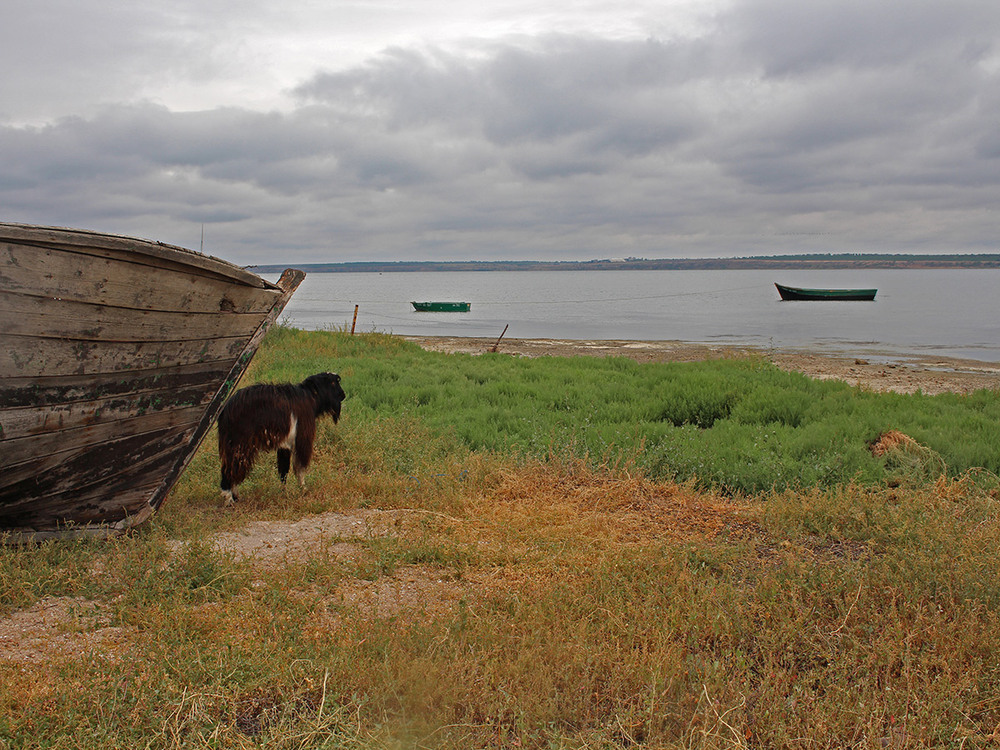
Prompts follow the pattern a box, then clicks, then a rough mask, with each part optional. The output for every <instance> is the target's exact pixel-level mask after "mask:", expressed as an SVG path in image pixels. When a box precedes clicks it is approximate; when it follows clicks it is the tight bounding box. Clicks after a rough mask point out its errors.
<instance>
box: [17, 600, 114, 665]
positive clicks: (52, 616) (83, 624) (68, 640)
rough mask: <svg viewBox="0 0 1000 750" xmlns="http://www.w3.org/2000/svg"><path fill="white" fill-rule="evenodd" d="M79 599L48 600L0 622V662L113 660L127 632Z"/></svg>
mask: <svg viewBox="0 0 1000 750" xmlns="http://www.w3.org/2000/svg"><path fill="white" fill-rule="evenodd" d="M110 620H111V618H110V615H109V614H108V613H106V612H102V611H101V609H100V607H99V605H98V604H97V603H96V602H93V601H90V600H89V599H85V598H83V597H72V596H59V597H56V596H50V597H46V598H45V599H42V600H41V601H39V602H36V603H35V604H34V605H32V606H31V607H29V608H28V609H24V610H21V611H19V612H14V613H13V614H11V615H9V616H7V617H5V618H3V619H2V620H0V660H7V661H12V662H16V663H19V664H25V663H42V662H47V661H50V660H52V659H54V658H71V659H84V658H88V657H99V658H106V659H117V658H119V657H120V656H121V654H122V652H123V651H124V649H125V648H126V646H127V644H128V642H129V638H130V634H131V631H130V630H129V629H128V628H121V627H113V626H111V625H110V624H109V623H110Z"/></svg>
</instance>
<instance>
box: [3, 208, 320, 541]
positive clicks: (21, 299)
mask: <svg viewBox="0 0 1000 750" xmlns="http://www.w3.org/2000/svg"><path fill="white" fill-rule="evenodd" d="M304 277H305V274H304V273H303V272H302V271H298V270H294V269H289V270H286V271H285V273H284V274H283V275H282V276H281V279H280V280H279V281H278V282H277V283H276V284H274V283H270V282H268V281H265V280H264V279H261V278H260V277H258V276H256V275H254V274H252V273H250V272H248V271H246V270H244V269H242V268H240V267H239V266H235V265H233V264H231V263H227V262H225V261H222V260H219V259H217V258H212V257H209V256H206V255H202V254H201V253H196V252H193V251H191V250H185V249H183V248H179V247H174V246H169V245H164V244H162V243H157V242H151V241H148V240H141V239H135V238H130V237H122V236H117V235H108V234H100V233H96V232H87V231H81V230H73V229H61V228H55V227H37V226H28V225H23V224H0V537H5V538H6V539H8V540H24V539H31V538H35V539H44V538H51V537H71V536H84V535H98V536H103V535H108V534H113V533H116V532H118V531H121V530H124V529H127V528H130V527H132V526H135V525H137V524H139V523H142V522H143V521H145V520H146V519H148V518H149V517H150V516H151V515H152V514H153V513H154V512H155V511H156V510H157V509H158V508H159V507H160V505H161V504H162V503H163V500H164V499H165V497H166V495H167V493H168V492H169V491H170V489H171V487H172V486H173V484H174V482H175V481H176V479H177V477H178V476H179V475H180V473H181V471H182V470H183V469H184V467H185V466H186V465H187V463H188V461H189V460H190V459H191V457H192V456H193V454H194V452H195V450H196V449H197V448H198V445H199V443H200V442H201V440H202V438H203V437H204V436H205V434H206V433H207V432H208V430H209V428H210V427H211V425H212V424H213V423H214V420H215V417H216V416H217V415H218V412H219V410H220V409H221V407H222V404H223V403H224V402H225V399H226V398H227V396H228V395H229V394H230V393H231V392H232V390H233V389H234V388H235V387H236V384H237V382H238V381H239V378H240V376H241V375H242V374H243V372H244V371H245V370H246V367H247V366H248V365H249V363H250V360H251V358H252V357H253V355H254V352H255V351H256V350H257V347H258V345H259V344H260V341H261V339H262V338H263V336H264V333H265V332H266V331H267V329H268V327H269V326H270V325H271V324H272V323H273V322H274V321H275V320H276V319H277V316H278V315H279V314H280V312H281V310H282V309H283V308H284V306H285V303H286V302H287V301H288V299H289V298H290V297H291V295H292V293H293V292H294V291H295V289H296V287H297V286H298V285H299V283H300V282H301V281H302V279H303V278H304Z"/></svg>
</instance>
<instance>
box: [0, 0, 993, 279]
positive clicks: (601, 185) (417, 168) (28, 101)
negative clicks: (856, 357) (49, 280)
mask: <svg viewBox="0 0 1000 750" xmlns="http://www.w3.org/2000/svg"><path fill="white" fill-rule="evenodd" d="M36 3H37V0H36ZM36 3H32V4H30V5H29V4H25V5H24V6H23V7H20V8H19V9H18V10H19V13H22V14H23V15H22V18H23V19H24V24H25V25H26V26H30V27H40V26H41V25H42V20H41V19H39V18H38V17H37V13H38V12H39V11H37V10H31V9H33V8H35V9H37V7H39V6H38V5H37V4H36ZM51 6H52V4H51V3H42V4H41V6H40V7H42V8H44V9H48V10H49V11H51V10H52V7H51ZM70 7H73V8H78V7H79V5H78V4H68V5H67V8H70ZM192 7H194V6H192ZM213 7H216V6H213ZM216 10H217V11H220V12H221V10H226V9H220V8H218V7H216ZM67 12H69V11H67ZM227 12H229V13H230V15H233V16H236V17H238V18H240V19H241V21H240V23H239V28H241V29H244V30H246V29H251V28H252V27H253V25H254V24H253V19H256V20H257V21H258V22H259V26H260V28H265V27H266V24H264V23H263V22H262V20H263V19H264V17H263V16H260V15H251V17H250V18H247V17H246V14H243V15H240V14H241V11H240V10H239V7H238V6H237V5H234V6H233V7H232V8H230V9H228V11H227ZM146 13H147V12H145V11H140V10H135V11H134V12H133V17H126V18H124V19H123V18H121V17H120V16H118V15H115V16H114V19H113V20H114V22H115V24H118V25H117V26H114V28H117V29H118V31H119V34H120V32H121V31H122V29H123V28H124V29H126V30H127V29H149V28H156V29H158V31H157V33H155V34H152V33H148V32H147V33H144V34H138V35H137V36H135V37H129V36H128V35H126V37H125V40H124V41H120V43H118V42H116V39H118V37H117V36H113V35H109V34H108V32H106V31H105V32H103V33H104V36H103V37H102V36H101V35H98V36H97V37H96V41H97V42H98V43H104V44H109V45H111V49H104V50H102V51H95V49H90V48H88V47H87V46H85V45H84V44H83V43H82V42H79V43H77V44H75V45H71V49H70V50H68V51H67V52H66V54H67V57H65V58H64V59H62V60H61V62H60V61H59V60H55V61H49V62H48V63H47V64H45V65H43V66H42V69H41V70H39V71H34V72H32V71H26V75H25V76H23V77H22V76H11V77H8V78H9V79H10V80H7V81H6V82H5V83H4V84H2V87H0V94H3V96H2V100H3V101H5V102H8V103H12V102H13V103H16V102H21V101H23V102H24V104H23V107H21V108H20V109H11V108H10V107H8V111H7V112H5V115H6V124H0V154H3V157H2V158H3V161H2V163H3V170H2V172H0V205H2V206H3V208H4V210H3V215H2V217H0V218H2V219H3V220H7V221H25V222H30V223H46V224H60V225H68V226H79V227H85V228H93V229H101V230H106V231H113V232H122V233H130V234H139V235H141V236H146V237H153V238H156V239H160V240H163V241H167V242H176V243H178V244H182V245H186V246H189V247H192V246H194V247H197V244H198V242H199V237H200V234H201V228H202V226H203V225H204V228H205V237H206V243H205V249H206V251H209V252H212V253H213V254H216V255H220V256H222V257H226V258H228V259H231V260H234V261H236V262H241V263H253V262H267V261H270V260H273V259H274V258H276V257H280V258H281V259H284V260H289V261H298V262H308V261H319V260H368V259H371V260H375V259H498V258H546V259H571V258H572V259H575V258H582V259H586V258H595V257H617V256H629V255H635V256H644V257H676V256H699V255H712V256H714V255H723V256H725V255H747V254H758V253H767V254H771V253H784V252H802V251H817V252H864V251H890V252H892V251H898V252H948V251H963V252H995V251H997V250H998V249H1000V248H998V243H997V237H1000V219H998V218H997V211H996V206H997V205H998V204H1000V128H998V127H997V123H998V122H1000V44H998V43H1000V5H998V4H996V3H992V2H987V1H986V0H982V1H972V0H949V2H947V3H945V2H922V1H920V0H907V2H902V1H901V0H896V1H893V2H883V3H871V2H863V1H861V0H840V1H837V2H833V1H832V0H822V1H821V2H814V3H801V2H798V1H797V0H745V1H741V2H736V3H733V4H731V5H728V6H724V7H719V8H718V9H717V10H716V12H715V13H714V15H712V16H710V17H705V16H702V17H700V18H698V19H697V23H694V22H692V23H690V24H688V25H685V26H683V28H682V27H681V26H679V25H678V26H675V27H669V26H668V25H666V24H663V23H660V24H657V23H656V22H655V19H654V18H653V17H651V16H644V19H645V20H644V21H643V23H645V24H646V26H647V27H648V28H650V29H658V30H659V33H651V34H648V35H645V36H643V35H639V34H637V33H620V31H619V30H616V31H615V33H602V29H601V28H598V27H595V28H591V29H590V30H586V29H583V28H573V29H572V30H571V31H569V32H566V31H562V30H560V31H559V32H556V31H554V30H551V29H550V30H545V29H539V28H536V27H537V24H533V25H532V28H531V32H530V33H521V34H514V33H504V34H501V35H497V36H490V37H481V38H471V37H464V38H455V39H451V40H435V41H434V42H432V43H428V42H427V41H426V40H412V41H409V42H407V40H406V39H405V38H404V37H402V36H400V38H401V39H402V43H399V44H395V45H394V46H389V47H385V48H383V49H382V50H381V51H379V52H377V53H373V54H369V55H368V56H367V57H365V56H363V55H357V60H356V61H354V62H353V63H352V64H349V65H346V66H340V67H335V66H334V65H331V64H329V63H328V61H317V62H316V63H314V64H313V65H312V69H311V70H310V71H309V72H308V73H302V74H301V75H299V76H298V78H297V79H293V84H294V85H290V86H284V87H282V88H281V90H280V91H279V90H278V88H272V89H269V88H268V86H274V87H277V86H278V83H277V82H278V80H279V79H281V76H280V75H278V74H277V73H275V74H274V75H273V76H271V78H272V79H273V80H271V79H269V77H268V76H267V75H266V74H258V75H257V78H259V79H261V87H262V88H260V89H258V90H256V91H255V92H254V93H252V94H247V95H246V96H243V94H242V93H241V92H243V91H251V90H253V88H254V87H253V86H252V80H250V79H243V78H241V77H240V76H239V75H238V71H239V68H240V63H241V61H242V60H249V59H251V58H252V57H253V55H252V54H251V50H248V49H246V48H241V46H240V44H238V43H236V42H235V41H234V36H233V35H232V34H233V27H232V25H231V24H220V27H219V28H220V31H219V33H218V34H217V35H215V34H205V33H191V32H190V30H189V29H187V24H188V23H189V21H190V18H188V17H182V18H181V19H180V20H176V19H175V23H174V24H173V25H171V24H170V23H165V22H163V21H164V19H163V18H162V16H159V15H158V16H157V17H155V18H150V17H147V16H146ZM97 15H98V17H96V18H91V19H90V21H89V25H90V27H91V28H105V27H103V26H102V25H101V24H102V23H106V24H111V21H112V19H111V18H110V16H108V14H104V15H103V16H102V15H101V14H97ZM221 17H223V16H221V15H220V18H221ZM225 17H226V18H228V17H229V16H225ZM185 19H187V20H185ZM202 20H203V21H209V20H211V19H202ZM121 24H124V27H122V26H121ZM112 25H114V24H112ZM463 28H464V27H463ZM671 28H673V30H674V31H675V32H676V33H671ZM279 32H280V33H278V34H277V36H275V37H274V38H273V39H272V41H273V42H274V44H276V45H278V46H279V48H284V46H287V45H291V44H292V41H293V39H294V35H292V34H291V31H283V30H282V29H279ZM4 33H5V34H6V35H7V36H10V37H13V36H14V35H15V33H16V32H12V31H11V30H10V27H8V30H7V32H4ZM247 33H248V36H247V38H248V39H249V38H252V39H256V40H258V42H256V43H260V41H259V40H260V39H263V38H266V37H263V36H260V35H259V34H261V33H262V32H258V35H254V34H250V33H249V32H247ZM394 33H395V32H394ZM320 36H321V35H319V34H318V32H314V33H313V35H312V36H311V37H310V39H309V40H308V44H311V45H315V44H317V39H319V38H320ZM81 37H86V35H81ZM18 38H19V39H20V37H18ZM89 38H90V39H94V37H89ZM0 41H11V40H10V39H7V40H0ZM256 43H255V44H256ZM26 44H27V43H26V42H23V41H19V42H18V44H17V47H18V49H20V50H22V54H23V55H25V57H26V61H25V62H22V66H25V65H27V63H28V62H38V61H39V60H40V59H41V58H43V57H44V56H43V55H42V54H41V53H38V52H30V51H25V49H26ZM89 44H94V42H93V41H92V42H89ZM254 49H259V47H257V46H254ZM17 51H18V50H17V49H15V50H13V51H11V50H9V49H8V51H7V52H5V53H4V54H11V55H13V54H16V53H17ZM272 54H273V55H274V59H276V60H281V59H284V58H283V57H282V54H281V53H280V50H279V51H278V52H272ZM77 59H80V60H84V61H85V62H84V63H83V64H80V65H75V63H74V61H75V60H77ZM164 60H166V61H168V63H167V64H164V63H163V61H164ZM300 66H301V63H300ZM300 70H304V69H303V68H301V67H300ZM63 74H64V75H63ZM33 75H37V76H38V78H37V79H35V84H36V85H35V88H32V81H33V77H32V76H33ZM102 76H105V77H106V79H107V80H103V79H101V77H102ZM286 77H287V76H286ZM15 79H16V80H15ZM99 79H100V80H102V81H103V82H102V87H103V88H101V89H100V92H101V95H98V90H97V89H96V88H94V84H93V82H94V81H96V80H99ZM199 80H204V81H205V83H206V86H207V87H208V88H212V86H215V87H216V88H217V90H218V91H219V92H220V94H219V95H218V96H217V97H216V98H215V99H214V100H215V101H220V102H224V103H225V106H199V107H195V108H193V109H191V110H184V109H182V108H180V107H178V106H175V105H172V104H170V103H163V102H162V101H161V102H160V103H157V102H156V100H157V98H158V97H157V96H155V95H151V93H150V92H157V91H158V92H161V94H162V97H161V98H163V99H166V100H169V99H170V96H169V95H168V94H169V92H170V91H174V92H176V91H179V90H181V89H183V88H184V87H189V86H192V84H193V83H196V82H198V81H199ZM52 81H56V83H52ZM151 81H152V82H151ZM223 81H225V82H226V87H223V85H222V82H223ZM213 82H214V83H213ZM224 88H225V91H226V92H227V93H226V94H225V95H223V94H222V93H221V92H223V90H224ZM88 91H91V92H92V94H93V96H91V98H90V101H91V102H94V101H98V102H100V105H99V106H88V105H86V104H85V103H82V100H81V102H80V103H78V102H77V101H76V99H79V98H81V97H80V94H81V93H84V94H85V93H87V92H88ZM32 92H35V93H32ZM38 92H41V93H38ZM269 96H272V99H269V98H268V97H269ZM60 97H63V98H60ZM59 102H62V103H63V105H64V106H66V107H69V108H70V109H69V111H59V112H58V116H56V117H53V116H51V113H52V112H53V111H55V107H56V106H57V103H59ZM40 113H41V114H40Z"/></svg>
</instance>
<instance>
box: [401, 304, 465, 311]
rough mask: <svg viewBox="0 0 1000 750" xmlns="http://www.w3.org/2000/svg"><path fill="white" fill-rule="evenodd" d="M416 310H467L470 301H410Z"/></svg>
mask: <svg viewBox="0 0 1000 750" xmlns="http://www.w3.org/2000/svg"><path fill="white" fill-rule="evenodd" d="M410 304H411V305H413V309H414V310H416V311H417V312H469V309H470V308H471V307H472V303H471V302H411V303H410Z"/></svg>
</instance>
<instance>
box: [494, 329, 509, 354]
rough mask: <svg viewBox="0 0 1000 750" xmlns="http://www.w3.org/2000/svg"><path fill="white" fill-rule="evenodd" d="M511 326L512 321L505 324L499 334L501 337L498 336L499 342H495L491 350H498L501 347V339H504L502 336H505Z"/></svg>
mask: <svg viewBox="0 0 1000 750" xmlns="http://www.w3.org/2000/svg"><path fill="white" fill-rule="evenodd" d="M509 327H510V323H508V324H507V325H505V326H504V327H503V331H501V332H500V336H499V338H497V342H496V343H495V344H494V345H493V346H491V347H490V351H491V352H495V351H497V350H498V349H499V348H500V339H502V338H503V335H504V334H505V333H507V329H508V328H509Z"/></svg>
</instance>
